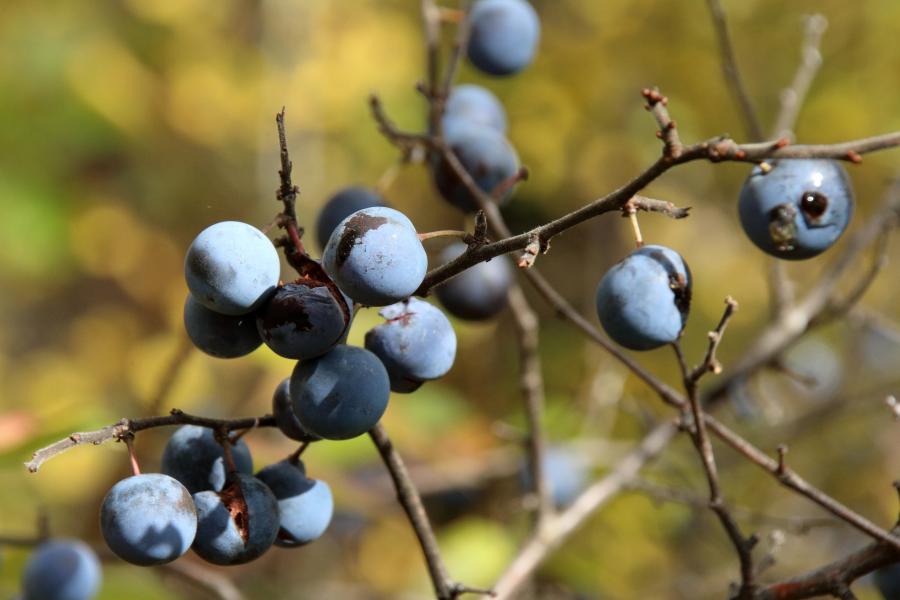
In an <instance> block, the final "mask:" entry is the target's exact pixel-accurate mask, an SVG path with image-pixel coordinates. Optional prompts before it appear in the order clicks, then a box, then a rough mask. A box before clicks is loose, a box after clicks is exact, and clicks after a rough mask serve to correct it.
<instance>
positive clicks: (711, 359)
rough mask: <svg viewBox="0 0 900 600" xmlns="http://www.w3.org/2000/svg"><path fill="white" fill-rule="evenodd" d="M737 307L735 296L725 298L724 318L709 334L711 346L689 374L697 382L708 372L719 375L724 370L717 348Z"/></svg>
mask: <svg viewBox="0 0 900 600" xmlns="http://www.w3.org/2000/svg"><path fill="white" fill-rule="evenodd" d="M737 309H738V303H737V301H736V300H735V299H734V298H732V297H731V296H728V297H727V298H725V312H724V313H722V318H721V319H720V320H719V324H718V325H717V326H716V328H715V329H714V330H713V331H710V332H709V334H708V336H709V347H708V348H707V349H706V356H704V357H703V362H702V363H700V364H699V365H697V366H696V367H695V368H694V370H693V371H691V373H690V374H689V375H688V377H689V378H690V379H691V381H693V382H694V383H695V384H696V383H697V382H698V381H700V379H701V378H702V377H703V376H704V375H705V374H707V373H713V374H715V375H718V374H719V373H721V372H722V365H721V363H719V361H718V359H716V350H718V348H719V344H720V343H722V336H723V335H724V334H725V328H726V327H727V326H728V321H730V320H731V317H732V315H734V313H735V311H737Z"/></svg>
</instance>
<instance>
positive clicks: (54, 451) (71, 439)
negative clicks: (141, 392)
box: [25, 408, 275, 473]
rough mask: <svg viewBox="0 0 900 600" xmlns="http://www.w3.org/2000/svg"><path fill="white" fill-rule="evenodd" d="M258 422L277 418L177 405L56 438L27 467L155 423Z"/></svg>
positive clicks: (229, 426)
mask: <svg viewBox="0 0 900 600" xmlns="http://www.w3.org/2000/svg"><path fill="white" fill-rule="evenodd" d="M254 424H257V426H259V427H274V426H275V418H274V417H272V416H270V415H266V416H264V417H249V418H241V419H211V418H208V417H199V416H195V415H189V414H187V413H185V412H182V411H181V410H179V409H177V408H173V409H172V412H171V414H169V415H168V416H165V417H147V418H144V419H122V420H121V421H119V422H118V423H114V424H112V425H107V426H106V427H102V428H100V429H97V430H95V431H81V432H77V433H73V434H71V435H69V436H68V437H66V438H64V439H62V440H59V441H58V442H54V443H52V444H50V445H49V446H46V447H44V448H41V449H40V450H37V451H36V452H35V453H34V454H32V456H31V460H30V461H28V462H27V463H25V467H26V468H27V469H28V470H29V471H31V472H32V473H36V472H37V471H38V469H40V468H41V465H43V464H44V463H45V462H47V461H48V460H50V459H51V458H53V457H54V456H57V455H58V454H62V453H63V452H65V451H66V450H70V449H72V448H74V447H75V446H83V445H85V444H93V445H94V446H99V445H100V444H103V443H105V442H110V441H113V440H121V439H123V438H124V437H125V436H126V435H129V434H135V433H137V432H139V431H144V430H145V429H153V428H155V427H167V426H170V425H199V426H200V427H208V428H210V429H214V430H221V429H225V430H227V431H234V430H235V429H246V428H248V427H252V426H254Z"/></svg>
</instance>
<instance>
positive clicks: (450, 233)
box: [416, 229, 469, 242]
mask: <svg viewBox="0 0 900 600" xmlns="http://www.w3.org/2000/svg"><path fill="white" fill-rule="evenodd" d="M468 235H469V234H468V233H466V232H465V231H457V230H455V229H440V230H438V231H429V232H428V233H418V234H416V237H417V238H419V241H420V242H424V241H425V240H430V239H434V238H439V237H455V238H459V239H461V240H465V239H466V236H468Z"/></svg>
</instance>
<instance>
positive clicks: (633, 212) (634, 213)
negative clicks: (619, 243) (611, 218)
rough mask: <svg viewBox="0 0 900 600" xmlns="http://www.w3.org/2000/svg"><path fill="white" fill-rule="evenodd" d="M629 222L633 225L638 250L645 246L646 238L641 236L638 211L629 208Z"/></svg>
mask: <svg viewBox="0 0 900 600" xmlns="http://www.w3.org/2000/svg"><path fill="white" fill-rule="evenodd" d="M625 210H626V212H627V213H628V221H629V222H630V223H631V232H632V233H633V234H634V243H635V245H637V247H638V248H640V247H641V246H643V245H644V238H643V236H642V235H641V225H640V223H638V217H637V210H636V209H635V208H634V207H633V206H630V207H627V208H626V209H625Z"/></svg>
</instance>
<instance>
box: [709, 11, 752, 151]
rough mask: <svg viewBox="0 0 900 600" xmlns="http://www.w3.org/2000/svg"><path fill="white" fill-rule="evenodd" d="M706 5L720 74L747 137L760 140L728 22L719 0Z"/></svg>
mask: <svg viewBox="0 0 900 600" xmlns="http://www.w3.org/2000/svg"><path fill="white" fill-rule="evenodd" d="M706 4H707V6H708V7H709V12H710V16H712V20H713V26H714V27H715V30H716V38H717V40H718V42H719V54H720V57H721V59H722V74H723V75H724V76H725V81H726V82H728V84H729V89H730V91H731V93H732V94H733V95H734V98H735V100H736V101H737V104H738V107H740V113H741V116H742V117H743V119H744V127H745V128H746V131H747V135H749V136H750V138H752V139H754V140H760V139H762V137H763V132H762V126H761V125H760V124H759V118H758V117H757V116H756V111H755V110H754V109H753V103H752V102H750V96H749V94H747V89H746V87H745V86H744V82H743V80H742V79H741V73H740V70H738V66H737V58H735V55H734V47H733V45H732V43H731V36H730V35H729V34H728V21H727V20H726V18H725V10H724V9H723V8H722V5H721V3H720V2H719V0H707V2H706Z"/></svg>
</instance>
